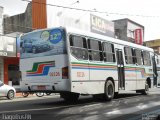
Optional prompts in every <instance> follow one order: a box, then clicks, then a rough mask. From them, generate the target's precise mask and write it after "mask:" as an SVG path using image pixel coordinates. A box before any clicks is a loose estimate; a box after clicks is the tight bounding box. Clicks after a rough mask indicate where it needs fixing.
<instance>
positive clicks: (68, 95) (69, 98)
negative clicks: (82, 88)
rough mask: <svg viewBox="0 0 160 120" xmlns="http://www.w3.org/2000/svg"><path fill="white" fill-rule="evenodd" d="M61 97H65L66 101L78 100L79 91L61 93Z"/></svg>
mask: <svg viewBox="0 0 160 120" xmlns="http://www.w3.org/2000/svg"><path fill="white" fill-rule="evenodd" d="M60 96H61V98H63V99H64V100H65V101H66V102H77V100H78V98H79V94H78V93H60Z"/></svg>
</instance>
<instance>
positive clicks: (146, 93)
mask: <svg viewBox="0 0 160 120" xmlns="http://www.w3.org/2000/svg"><path fill="white" fill-rule="evenodd" d="M141 93H142V94H143V95H148V93H149V85H148V83H147V81H146V83H145V89H144V90H142V91H141Z"/></svg>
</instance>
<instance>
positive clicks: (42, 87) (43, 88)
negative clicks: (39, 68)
mask: <svg viewBox="0 0 160 120" xmlns="http://www.w3.org/2000/svg"><path fill="white" fill-rule="evenodd" d="M37 88H38V90H46V86H37Z"/></svg>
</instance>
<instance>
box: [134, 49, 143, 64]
mask: <svg viewBox="0 0 160 120" xmlns="http://www.w3.org/2000/svg"><path fill="white" fill-rule="evenodd" d="M135 54H136V59H137V60H136V61H137V62H136V63H137V64H138V65H143V60H142V51H141V50H137V49H136V50H135Z"/></svg>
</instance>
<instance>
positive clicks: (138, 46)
mask: <svg viewBox="0 0 160 120" xmlns="http://www.w3.org/2000/svg"><path fill="white" fill-rule="evenodd" d="M66 30H67V32H68V33H73V34H79V35H83V36H88V37H91V38H96V39H101V40H104V41H105V40H107V41H109V42H112V43H116V44H120V45H125V46H132V47H134V48H138V49H143V50H146V51H150V52H154V50H153V49H152V48H149V47H146V46H142V45H138V44H134V43H131V42H127V41H123V40H120V39H116V38H112V37H107V36H104V35H100V34H96V33H91V32H86V31H81V30H77V29H73V28H66Z"/></svg>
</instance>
